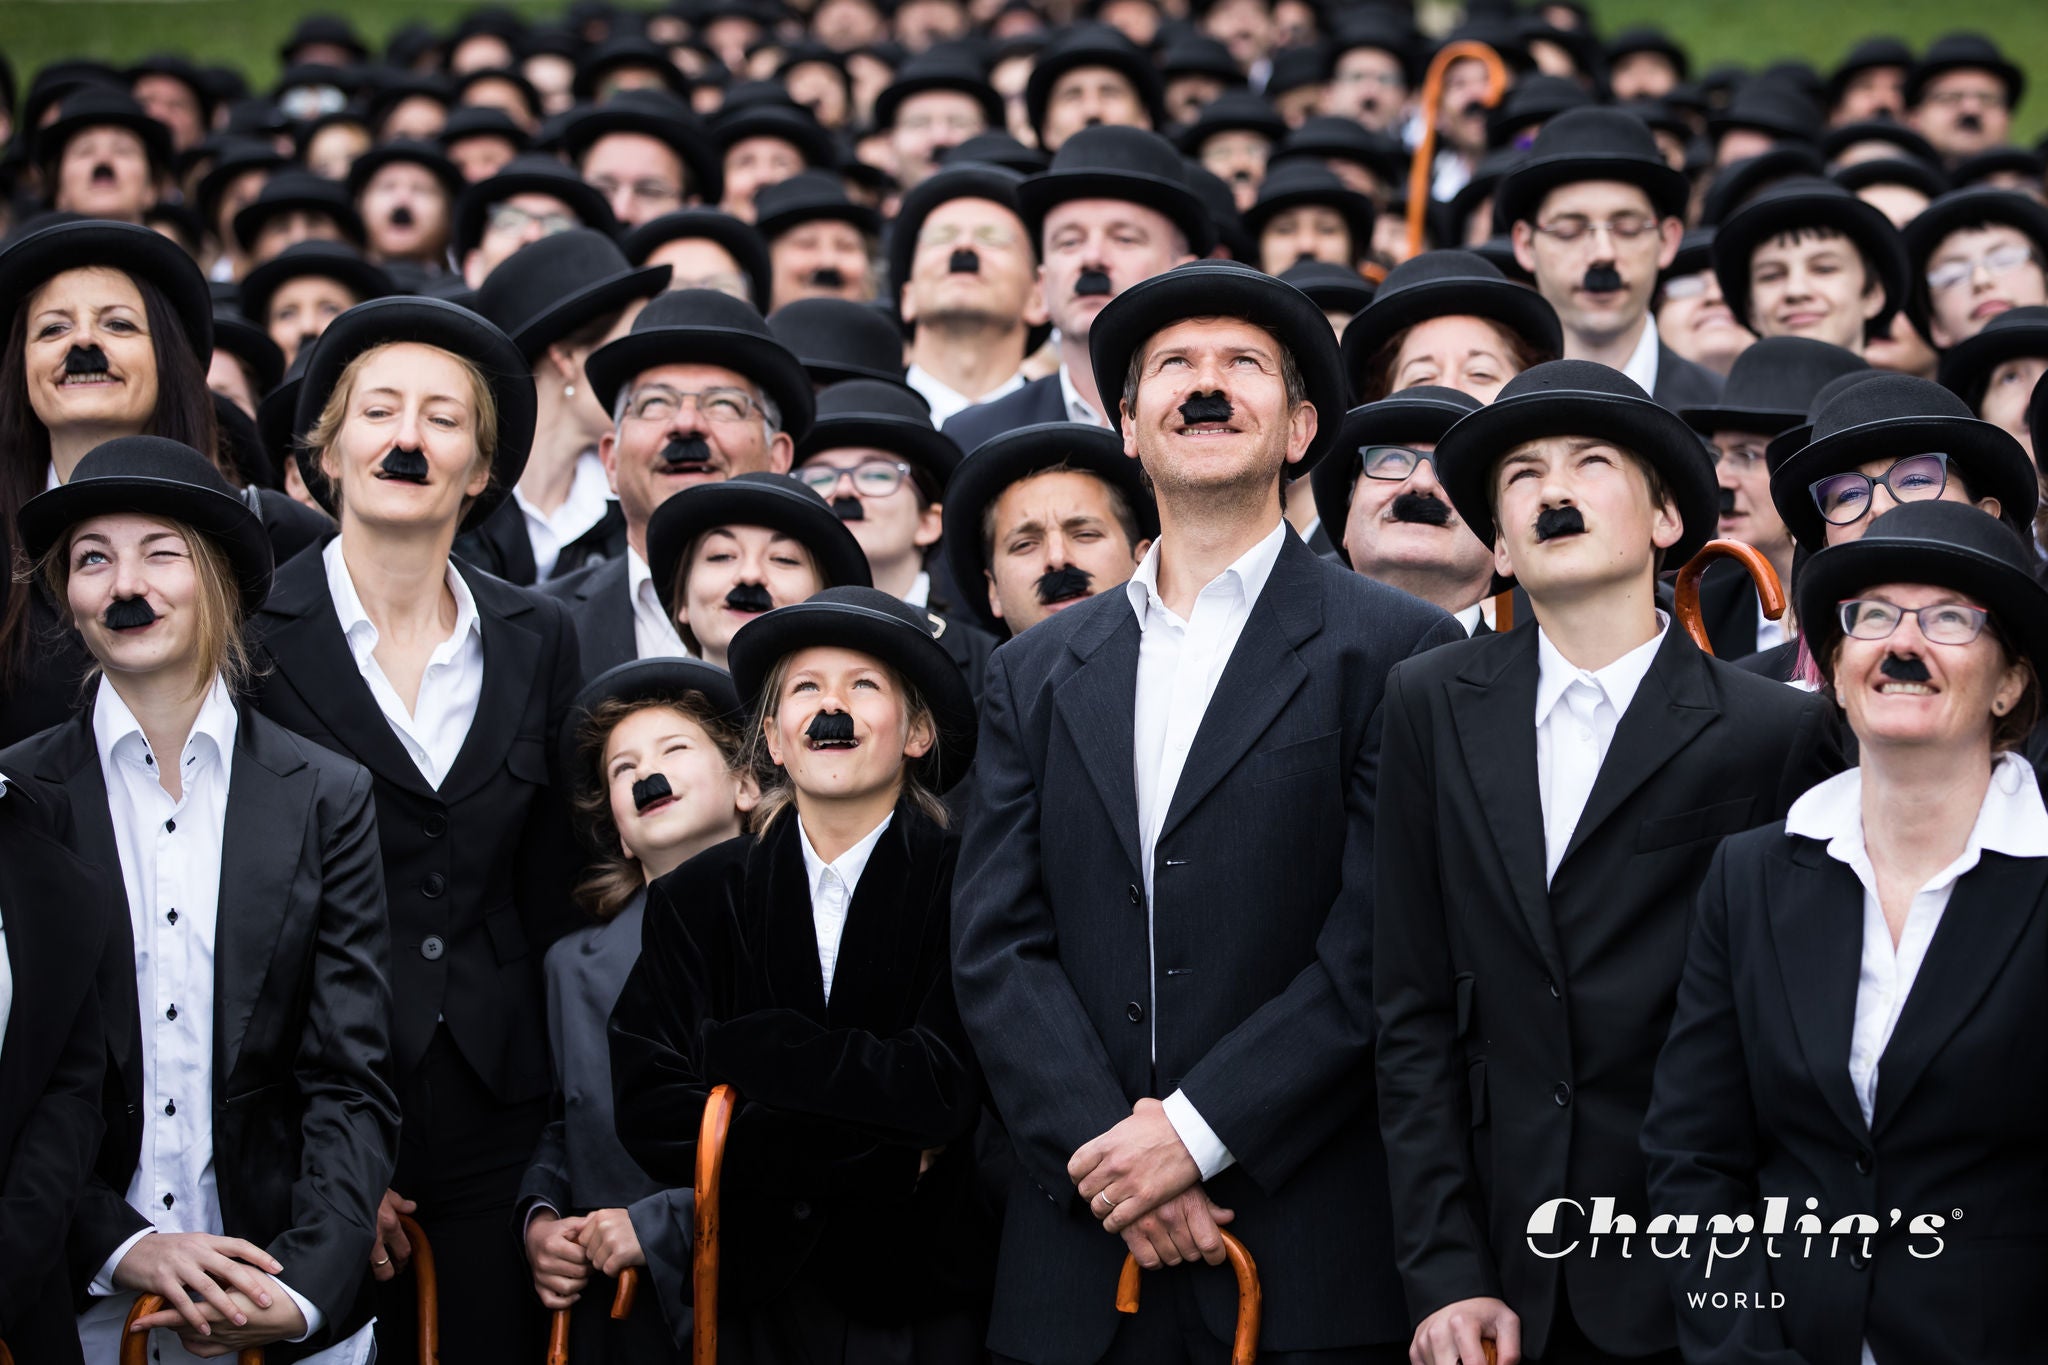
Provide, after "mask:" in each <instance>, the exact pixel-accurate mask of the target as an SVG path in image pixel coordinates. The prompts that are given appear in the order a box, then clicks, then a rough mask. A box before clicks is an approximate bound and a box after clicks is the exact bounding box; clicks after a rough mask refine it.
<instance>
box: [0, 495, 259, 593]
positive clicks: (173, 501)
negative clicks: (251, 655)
mask: <svg viewBox="0 0 2048 1365" xmlns="http://www.w3.org/2000/svg"><path fill="white" fill-rule="evenodd" d="M123 513H132V514H135V515H139V516H146V517H161V518H164V519H165V520H167V521H178V522H183V523H184V524H185V525H187V526H190V527H192V528H193V529H194V530H196V531H198V532H200V533H201V534H203V535H207V536H211V537H212V538H213V539H214V541H215V542H216V543H218V544H219V546H220V547H221V550H222V551H223V552H224V553H225V554H226V555H227V559H228V564H229V566H230V567H231V568H233V570H234V573H235V584H236V586H237V588H238V589H239V591H240V595H241V599H242V611H243V613H244V614H245V615H246V614H248V613H252V612H254V611H255V610H256V609H257V608H258V607H260V606H262V605H263V599H264V598H266V597H268V596H269V595H270V577H271V572H272V569H273V568H274V560H273V557H272V553H271V548H270V536H269V534H268V533H267V532H265V531H264V529H263V522H262V520H261V519H260V518H259V517H257V515H256V513H255V512H254V510H252V509H251V508H250V506H249V504H248V503H246V502H243V501H242V500H241V499H240V498H237V497H234V496H232V495H231V494H227V493H218V492H215V491H214V490H213V489H211V488H201V487H199V486H198V485H197V484H192V483H187V482H185V481H184V480H182V479H165V478H150V477H146V476H136V475H122V476H118V477H113V476H110V477H107V478H101V479H76V480H73V481H72V482H70V483H66V484H60V485H58V486H57V487H55V488H52V489H49V490H47V491H45V492H42V493H38V494H37V495H36V496H35V497H33V498H30V499H29V500H28V501H27V502H26V503H24V504H23V505H22V509H21V512H20V514H19V515H18V516H17V518H16V524H17V525H18V526H19V527H20V530H21V545H22V549H23V550H24V551H25V552H26V553H27V555H28V558H29V562H30V563H35V562H38V561H40V560H41V559H42V557H43V556H44V555H45V554H47V553H49V551H50V549H51V548H52V547H53V546H55V545H56V544H57V543H58V542H59V541H60V540H61V539H63V537H64V534H65V532H67V531H69V530H70V529H71V528H72V527H74V526H76V525H78V524H79V523H80V522H82V521H88V520H90V519H92V518H93V517H104V516H114V515H119V514H123Z"/></svg>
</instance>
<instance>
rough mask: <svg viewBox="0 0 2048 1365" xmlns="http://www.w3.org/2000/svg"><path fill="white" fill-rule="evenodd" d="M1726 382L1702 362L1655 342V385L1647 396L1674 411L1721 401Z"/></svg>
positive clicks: (1661, 342)
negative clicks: (1694, 361)
mask: <svg viewBox="0 0 2048 1365" xmlns="http://www.w3.org/2000/svg"><path fill="white" fill-rule="evenodd" d="M1727 383H1728V381H1727V380H1725V379H1723V378H1722V377H1721V376H1720V375H1718V374H1715V373H1714V372H1713V371H1712V370H1710V369H1708V368H1707V367H1706V366H1704V365H1696V364H1694V363H1693V362H1692V361H1690V360H1687V359H1686V358H1685V357H1684V356H1682V355H1680V354H1679V353H1678V352H1676V351H1674V350H1672V349H1671V348H1670V347H1669V346H1666V345H1665V344H1664V343H1663V341H1661V340H1660V341H1658V343H1657V387H1656V389H1655V390H1654V391H1653V392H1652V393H1651V394H1650V397H1652V398H1654V399H1656V400H1657V401H1658V402H1659V403H1662V404H1663V405H1664V406H1665V407H1667V408H1670V409H1671V410H1672V411H1673V412H1676V411H1677V410H1678V409H1680V408H1704V407H1709V406H1711V405H1712V404H1715V403H1718V402H1720V401H1721V390H1722V389H1723V388H1724V387H1725V386H1726V385H1727Z"/></svg>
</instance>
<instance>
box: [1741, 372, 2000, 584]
mask: <svg viewBox="0 0 2048 1365" xmlns="http://www.w3.org/2000/svg"><path fill="white" fill-rule="evenodd" d="M1937 452H1938V453H1940V454H1944V455H1946V456H1948V461H1949V467H1950V468H1951V469H1952V470H1953V471H1954V472H1955V474H1956V475H1958V476H1959V477H1960V478H1961V479H1962V481H1963V482H1964V483H1965V484H1967V485H1968V486H1969V490H1970V492H1971V494H1972V495H1973V496H1975V497H1979V498H1983V497H1995V498H1997V499H1998V504H1999V514H2000V515H2001V516H2002V517H2003V518H2004V519H2005V521H2006V522H2007V524H2009V525H2010V526H2011V527H2012V528H2013V529H2014V530H2015V531H2018V532H2020V533H2021V534H2023V535H2025V534H2029V533H2031V529H2032V524H2033V519H2034V508H2035V505H2036V504H2037V503H2038V502H2039V501H2040V496H2041V495H2040V488H2039V485H2038V484H2037V483H2036V481H2035V475H2034V462H2033V461H2032V460H2030V459H2028V458H2027V452H2026V450H2025V449H2024V448H2023V447H2021V445H2020V443H2019V442H2018V441H2015V440H2014V439H2013V438H2012V437H2011V436H2009V435H2007V434H2006V433H2005V432H2004V431H2002V430H2000V429H1999V428H1998V427H1995V426H1992V425H1991V424H1990V423H1989V422H1980V421H1978V420H1977V418H1976V416H1975V414H1973V413H1972V412H1971V411H1970V409H1969V408H1968V407H1967V406H1965V405H1964V403H1963V400H1962V399H1960V398H1958V397H1956V396H1955V395H1954V394H1952V393H1950V392H1949V391H1948V390H1947V389H1944V388H1943V387H1942V386H1941V385H1939V384H1937V383H1935V382H1933V381H1932V380H1929V379H1918V378H1915V377H1914V376H1912V375H1906V374H1880V375H1877V376H1875V377H1872V378H1867V379H1863V380H1862V381H1861V382H1859V383H1856V384H1854V385H1853V386H1851V387H1848V388H1845V389H1843V390H1841V391H1840V393H1839V394H1838V395H1837V396H1836V397H1835V398H1834V399H1833V401H1831V402H1829V403H1828V405H1827V406H1826V407H1824V408H1822V409H1821V410H1820V412H1819V413H1817V414H1816V415H1815V417H1814V420H1813V432H1812V434H1811V436H1810V437H1809V438H1808V439H1807V441H1806V443H1805V444H1804V445H1803V446H1800V447H1799V448H1798V449H1796V450H1793V451H1791V452H1790V453H1789V454H1787V455H1786V456H1785V457H1784V459H1783V460H1782V462H1779V463H1774V464H1773V465H1772V467H1771V501H1772V502H1773V503H1774V504H1776V506H1777V508H1778V515H1779V516H1780V517H1781V518H1783V519H1784V522H1785V528H1786V529H1787V530H1789V531H1790V532H1791V533H1792V538H1793V539H1794V540H1796V541H1798V542H1799V543H1800V544H1801V545H1803V546H1805V547H1806V548H1807V549H1808V550H1818V549H1820V548H1821V547H1822V546H1823V545H1825V544H1827V522H1826V520H1825V519H1823V518H1822V516H1821V514H1820V508H1819V507H1818V506H1816V505H1815V504H1814V501H1813V493H1812V491H1811V490H1812V486H1813V484H1814V483H1815V482H1816V481H1817V480H1820V479H1824V478H1826V477H1828V476H1829V475H1830V474H1842V473H1847V472H1849V471H1851V470H1854V469H1856V468H1857V467H1858V466H1859V465H1862V464H1866V463H1868V462H1869V461H1872V460H1903V459H1905V458H1907V457H1908V456H1912V455H1928V454H1934V453H1937Z"/></svg>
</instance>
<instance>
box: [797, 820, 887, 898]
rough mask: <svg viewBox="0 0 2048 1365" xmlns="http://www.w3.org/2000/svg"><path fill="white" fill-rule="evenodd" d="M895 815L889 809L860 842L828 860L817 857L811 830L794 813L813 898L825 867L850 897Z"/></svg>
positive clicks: (805, 871)
mask: <svg viewBox="0 0 2048 1365" xmlns="http://www.w3.org/2000/svg"><path fill="white" fill-rule="evenodd" d="M895 818H896V812H895V811H893V810H892V811H890V812H889V813H888V814H887V815H885V816H883V817H882V823H881V824H879V825H876V826H875V827H874V828H873V829H871V830H869V831H868V832H867V834H866V835H865V836H864V837H863V838H862V839H861V841H860V842H859V843H857V844H855V845H854V846H853V847H852V848H849V849H847V850H846V852H844V853H842V854H840V855H839V856H838V857H837V858H835V859H834V860H833V861H831V862H829V863H828V862H826V861H825V860H824V859H823V858H821V857H819V856H818V850H817V849H815V848H812V847H811V834H810V831H809V830H807V829H805V828H804V819H803V817H802V816H801V815H799V816H797V817H796V837H797V841H798V842H799V843H800V844H801V845H802V846H803V851H804V880H805V881H806V882H808V883H809V884H810V888H811V895H812V897H813V898H816V896H817V895H818V892H819V890H820V889H821V883H822V882H823V881H824V877H825V870H826V869H827V868H830V869H831V870H832V871H833V872H834V873H836V874H838V877H839V880H840V881H841V882H843V883H845V885H846V890H847V894H848V896H849V897H850V896H851V895H852V893H853V888H854V887H856V886H858V885H859V884H860V874H861V873H863V872H865V871H866V870H867V866H868V859H869V858H871V857H873V856H874V852H875V845H876V844H879V843H880V842H882V831H883V830H885V829H887V828H889V824H890V822H891V821H893V820H894V819H895Z"/></svg>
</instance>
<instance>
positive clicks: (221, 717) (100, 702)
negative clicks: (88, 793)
mask: <svg viewBox="0 0 2048 1365" xmlns="http://www.w3.org/2000/svg"><path fill="white" fill-rule="evenodd" d="M239 727H240V718H239V717H238V716H237V715H236V714H235V703H234V698H233V697H232V696H230V695H229V693H228V685H227V681H226V680H225V679H223V678H221V677H220V676H218V675H215V677H214V680H213V686H212V687H211V688H209V689H207V693H206V700H205V701H203V702H201V703H200V704H199V714H198V715H197V716H196V717H194V718H193V721H192V733H191V734H190V735H187V736H186V738H185V747H186V749H187V750H196V751H195V752H192V753H191V754H190V757H191V758H194V759H197V758H200V757H203V756H205V754H206V752H207V749H208V748H209V747H210V748H211V750H212V756H213V757H215V758H223V759H224V758H225V756H226V755H227V754H228V753H229V752H230V751H231V750H232V749H233V748H234V745H235V731H236V730H237V729H238V728H239ZM92 737H93V743H94V745H95V746H96V747H97V748H98V749H99V754H100V766H101V767H102V768H104V767H106V766H107V764H109V763H110V762H112V761H113V760H114V759H116V758H119V757H124V756H125V757H127V758H130V759H140V758H141V757H142V756H143V755H145V754H148V753H149V741H148V739H147V738H145V737H144V736H143V733H142V722H141V721H139V720H137V719H136V718H135V713H134V712H133V711H131V710H129V709H128V703H127V702H125V701H123V700H122V699H121V694H120V693H119V692H118V691H116V690H115V689H114V684H113V683H112V681H110V680H109V679H108V678H107V676H106V675H105V674H104V673H103V674H101V675H100V685H99V691H98V692H97V694H95V696H94V698H93V704H92ZM157 757H167V756H166V755H157ZM181 757H182V755H181Z"/></svg>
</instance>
